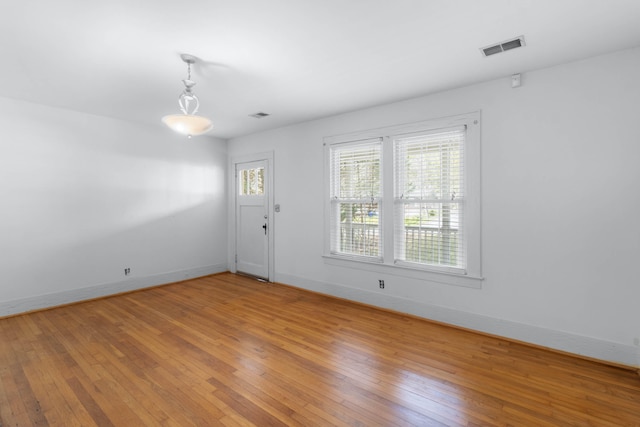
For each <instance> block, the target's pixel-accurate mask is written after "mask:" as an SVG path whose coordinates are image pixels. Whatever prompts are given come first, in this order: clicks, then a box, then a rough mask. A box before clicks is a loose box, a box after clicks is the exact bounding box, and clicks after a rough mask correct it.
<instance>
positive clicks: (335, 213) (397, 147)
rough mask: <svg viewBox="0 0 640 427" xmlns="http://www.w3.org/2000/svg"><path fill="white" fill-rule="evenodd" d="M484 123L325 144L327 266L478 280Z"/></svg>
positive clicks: (470, 117)
mask: <svg viewBox="0 0 640 427" xmlns="http://www.w3.org/2000/svg"><path fill="white" fill-rule="evenodd" d="M479 119H480V115H479V113H471V114H465V115H461V116H455V117H449V118H445V119H438V120H430V121H424V122H419V123H412V124H408V125H400V126H392V127H387V128H383V129H375V130H372V131H367V132H362V133H354V134H349V135H341V136H337V137H329V138H325V148H326V159H327V163H326V169H327V174H328V182H327V185H328V191H327V193H328V199H327V203H326V210H327V217H328V221H327V226H326V227H327V232H326V234H327V236H328V237H327V244H326V246H327V247H326V249H325V250H326V255H327V258H328V259H339V260H346V261H349V262H354V261H355V262H358V261H360V262H365V263H369V264H378V265H381V266H385V268H388V267H391V268H395V269H408V270H420V271H424V272H429V273H436V274H445V275H454V276H466V277H472V278H480V276H481V271H480V270H481V269H480V266H481V264H480V132H479ZM396 271H397V270H396Z"/></svg>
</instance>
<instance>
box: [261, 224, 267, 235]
mask: <svg viewBox="0 0 640 427" xmlns="http://www.w3.org/2000/svg"><path fill="white" fill-rule="evenodd" d="M262 228H264V235H265V236H266V235H267V224H265V225H263V226H262Z"/></svg>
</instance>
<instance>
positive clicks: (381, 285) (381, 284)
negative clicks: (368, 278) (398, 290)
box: [378, 280, 384, 289]
mask: <svg viewBox="0 0 640 427" xmlns="http://www.w3.org/2000/svg"><path fill="white" fill-rule="evenodd" d="M378 284H380V289H384V280H378Z"/></svg>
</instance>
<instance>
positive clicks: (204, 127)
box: [162, 53, 213, 138]
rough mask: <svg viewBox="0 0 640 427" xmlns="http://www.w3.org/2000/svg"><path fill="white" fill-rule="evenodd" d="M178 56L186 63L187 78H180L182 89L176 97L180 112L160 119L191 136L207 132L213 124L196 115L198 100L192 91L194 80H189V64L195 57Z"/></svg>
mask: <svg viewBox="0 0 640 427" xmlns="http://www.w3.org/2000/svg"><path fill="white" fill-rule="evenodd" d="M180 58H181V59H182V61H183V62H185V63H186V64H187V78H186V79H184V80H182V84H184V90H183V91H182V93H181V94H180V96H179V97H178V107H180V111H181V112H182V114H171V115H168V116H164V117H163V118H162V121H163V122H164V124H166V125H167V126H168V127H169V128H171V129H172V130H174V131H176V132H178V133H181V134H183V135H187V137H189V138H191V137H192V136H198V135H202V134H204V133H207V132H209V131H210V130H211V129H213V124H212V123H211V120H209V119H207V118H206V117H202V116H197V115H196V113H197V112H198V109H199V108H200V100H199V99H198V97H197V96H196V94H195V93H193V87H194V86H195V85H196V82H194V81H193V80H191V65H192V64H195V63H196V57H195V56H193V55H189V54H186V53H183V54H181V55H180Z"/></svg>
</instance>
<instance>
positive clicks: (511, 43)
mask: <svg viewBox="0 0 640 427" xmlns="http://www.w3.org/2000/svg"><path fill="white" fill-rule="evenodd" d="M522 46H524V36H520V37H516V38H515V39H511V40H506V41H503V42H500V43H496V44H492V45H490V46H485V47H481V48H480V51H481V52H482V55H483V56H491V55H495V54H496V53H500V52H506V51H508V50H511V49H516V48H518V47H522Z"/></svg>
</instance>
